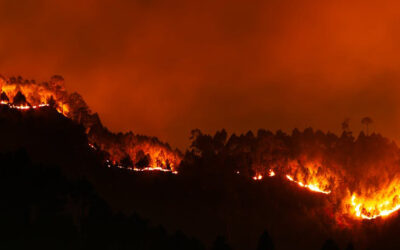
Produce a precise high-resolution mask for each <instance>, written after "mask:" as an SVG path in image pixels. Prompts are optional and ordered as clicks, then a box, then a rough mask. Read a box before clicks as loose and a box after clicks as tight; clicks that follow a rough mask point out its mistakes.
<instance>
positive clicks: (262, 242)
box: [257, 231, 275, 250]
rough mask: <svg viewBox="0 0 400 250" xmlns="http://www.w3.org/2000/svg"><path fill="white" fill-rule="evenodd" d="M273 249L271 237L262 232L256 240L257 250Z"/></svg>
mask: <svg viewBox="0 0 400 250" xmlns="http://www.w3.org/2000/svg"><path fill="white" fill-rule="evenodd" d="M273 249H275V246H274V243H273V242H272V239H271V237H269V234H268V232H267V231H264V233H263V234H262V235H261V237H260V239H259V241H258V246H257V250H273Z"/></svg>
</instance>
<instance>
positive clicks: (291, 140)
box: [0, 76, 400, 224]
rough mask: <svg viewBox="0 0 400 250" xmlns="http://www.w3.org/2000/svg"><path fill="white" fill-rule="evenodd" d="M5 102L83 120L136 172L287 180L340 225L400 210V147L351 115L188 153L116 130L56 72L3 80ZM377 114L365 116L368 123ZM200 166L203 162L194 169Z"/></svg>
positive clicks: (212, 142)
mask: <svg viewBox="0 0 400 250" xmlns="http://www.w3.org/2000/svg"><path fill="white" fill-rule="evenodd" d="M0 88H1V95H0V104H1V106H3V107H6V108H10V109H18V110H27V111H29V110H35V109H41V108H53V109H56V110H57V111H58V112H59V113H60V114H62V115H64V116H65V117H68V118H70V119H72V120H73V121H75V122H77V123H79V124H81V125H83V127H84V128H85V132H86V135H87V137H88V141H89V146H90V147H91V148H93V149H94V150H96V151H99V152H102V155H103V156H104V162H105V163H106V165H107V166H108V167H118V168H124V169H127V170H131V171H136V172H147V171H160V172H169V173H173V174H177V173H178V171H177V170H178V167H180V166H182V171H187V172H190V169H196V171H206V169H207V168H208V167H209V166H208V165H212V164H210V163H211V162H214V163H215V164H216V165H218V166H217V167H218V169H212V171H213V172H218V173H222V174H227V173H229V174H236V175H240V176H244V177H246V178H248V179H253V180H254V181H264V180H266V179H268V178H280V179H282V181H284V182H287V183H292V184H293V185H295V186H296V187H298V188H300V189H304V190H307V191H310V192H314V193H316V194H319V195H321V196H324V197H326V198H327V199H328V200H329V204H330V206H329V208H330V210H332V211H331V212H332V213H331V214H332V215H333V217H334V218H335V219H336V220H337V221H338V222H340V223H342V222H343V221H345V222H346V223H345V224H349V223H348V222H349V221H354V220H362V219H368V220H371V219H377V218H380V217H387V216H390V215H392V214H394V213H395V212H396V211H398V210H399V209H400V189H399V185H400V150H399V148H398V147H397V145H396V144H395V143H393V142H391V141H389V140H388V139H386V138H384V137H382V136H381V135H379V134H375V133H373V134H371V135H368V134H367V135H365V134H364V133H363V132H361V133H360V135H359V136H358V137H357V138H355V137H354V136H353V135H352V133H351V132H349V131H348V121H347V122H346V124H345V125H346V126H345V127H344V131H343V133H342V135H341V136H337V135H335V134H333V133H329V132H328V133H324V132H322V131H319V130H318V131H314V130H313V129H311V128H308V129H305V130H304V131H299V130H297V129H295V130H293V132H292V133H291V134H290V135H289V134H286V133H284V132H282V131H277V132H276V133H272V132H270V131H266V130H259V131H258V133H257V135H254V134H253V133H252V132H248V133H247V134H245V135H240V136H236V135H235V134H233V135H232V136H230V138H229V139H228V135H227V133H226V131H224V130H222V131H219V132H217V133H216V134H215V135H214V136H210V135H206V134H203V133H202V132H201V131H200V130H194V131H193V132H192V137H191V139H192V145H191V147H190V150H188V151H187V153H186V154H185V156H183V155H182V154H181V153H180V152H179V151H177V150H173V149H171V147H170V146H169V145H168V144H165V143H162V142H160V141H159V140H158V139H157V138H155V137H148V136H142V135H136V134H134V133H132V132H129V133H117V134H116V133H112V132H110V131H109V130H108V129H107V128H106V127H104V126H103V125H102V123H101V121H100V118H99V116H98V115H97V114H96V113H92V112H91V110H90V109H89V107H88V106H87V104H86V103H85V101H84V100H83V98H82V97H81V96H80V95H79V94H78V93H71V94H70V93H68V92H67V91H66V90H65V87H64V80H63V78H62V77H60V76H54V77H52V78H51V80H50V81H49V82H41V83H37V82H35V81H34V80H24V79H22V77H17V78H15V77H11V78H4V77H1V78H0ZM371 122H372V120H371V119H368V120H367V119H363V123H364V124H366V125H367V126H368V124H369V123H371ZM196 165H199V166H200V168H194V167H195V166H196Z"/></svg>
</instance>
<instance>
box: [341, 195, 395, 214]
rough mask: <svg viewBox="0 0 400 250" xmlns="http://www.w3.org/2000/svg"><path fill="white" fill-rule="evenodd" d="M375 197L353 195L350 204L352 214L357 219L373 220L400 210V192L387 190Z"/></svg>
mask: <svg viewBox="0 0 400 250" xmlns="http://www.w3.org/2000/svg"><path fill="white" fill-rule="evenodd" d="M385 191H386V192H381V193H378V194H375V195H373V196H368V197H363V196H357V195H356V194H353V195H352V196H351V201H350V202H349V203H350V205H351V208H352V211H351V213H353V214H354V215H355V216H356V217H358V218H362V219H367V220H372V219H376V218H378V217H387V216H389V215H390V214H392V213H394V212H396V211H398V210H399V209H400V191H398V190H396V189H393V190H391V191H390V190H385Z"/></svg>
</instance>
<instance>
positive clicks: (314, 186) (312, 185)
mask: <svg viewBox="0 0 400 250" xmlns="http://www.w3.org/2000/svg"><path fill="white" fill-rule="evenodd" d="M286 178H287V179H288V180H289V181H291V182H294V183H297V184H298V185H299V186H300V187H303V188H308V189H309V190H311V191H313V192H318V193H323V194H330V193H331V191H330V190H323V189H321V187H320V184H319V183H308V184H304V183H303V182H301V181H295V180H294V179H293V177H292V176H290V175H286Z"/></svg>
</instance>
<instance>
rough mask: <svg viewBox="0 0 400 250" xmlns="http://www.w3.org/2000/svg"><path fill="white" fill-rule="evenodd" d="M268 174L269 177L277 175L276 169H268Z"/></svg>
mask: <svg viewBox="0 0 400 250" xmlns="http://www.w3.org/2000/svg"><path fill="white" fill-rule="evenodd" d="M268 176H269V177H274V176H275V172H274V170H272V169H270V170H269V171H268Z"/></svg>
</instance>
